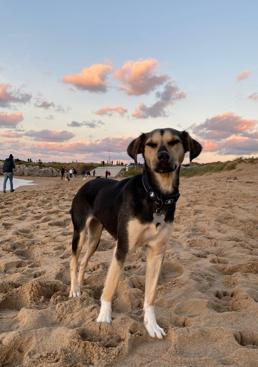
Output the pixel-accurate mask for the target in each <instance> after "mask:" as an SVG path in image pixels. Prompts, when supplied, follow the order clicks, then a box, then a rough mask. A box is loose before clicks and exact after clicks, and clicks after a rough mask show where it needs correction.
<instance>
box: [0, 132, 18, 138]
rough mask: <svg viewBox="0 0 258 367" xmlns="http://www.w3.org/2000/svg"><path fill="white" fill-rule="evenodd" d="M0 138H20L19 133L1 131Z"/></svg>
mask: <svg viewBox="0 0 258 367" xmlns="http://www.w3.org/2000/svg"><path fill="white" fill-rule="evenodd" d="M0 136H1V137H2V138H7V139H16V138H20V137H21V136H22V134H21V133H19V132H17V131H8V130H7V131H3V132H1V133H0Z"/></svg>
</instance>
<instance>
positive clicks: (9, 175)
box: [3, 154, 15, 192]
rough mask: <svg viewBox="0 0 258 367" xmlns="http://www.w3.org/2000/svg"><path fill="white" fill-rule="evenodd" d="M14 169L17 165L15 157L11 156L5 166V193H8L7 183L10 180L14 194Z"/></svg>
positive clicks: (11, 190)
mask: <svg viewBox="0 0 258 367" xmlns="http://www.w3.org/2000/svg"><path fill="white" fill-rule="evenodd" d="M14 168H15V163H14V159H13V155H12V154H10V155H9V158H6V159H5V161H4V166H3V174H4V187H3V191H4V192H6V183H7V180H8V179H9V181H10V192H14V188H13V169H14Z"/></svg>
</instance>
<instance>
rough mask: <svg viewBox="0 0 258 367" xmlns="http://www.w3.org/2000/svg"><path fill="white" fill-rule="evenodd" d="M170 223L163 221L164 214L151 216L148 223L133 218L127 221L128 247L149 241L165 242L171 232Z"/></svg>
mask: <svg viewBox="0 0 258 367" xmlns="http://www.w3.org/2000/svg"><path fill="white" fill-rule="evenodd" d="M171 227H172V224H171V223H167V222H165V216H164V215H156V216H155V217H154V216H153V221H152V222H150V223H144V224H143V223H141V222H140V221H139V220H138V219H136V218H134V219H132V220H130V221H129V223H128V240H129V241H128V242H129V249H132V248H134V247H135V246H136V245H137V246H138V245H146V244H149V243H155V242H157V243H165V242H166V241H167V240H168V238H169V236H170V233H171Z"/></svg>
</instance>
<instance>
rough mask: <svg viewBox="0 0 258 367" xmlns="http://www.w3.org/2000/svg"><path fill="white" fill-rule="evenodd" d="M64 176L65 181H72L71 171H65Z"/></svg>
mask: <svg viewBox="0 0 258 367" xmlns="http://www.w3.org/2000/svg"><path fill="white" fill-rule="evenodd" d="M64 176H65V181H70V173H69V171H66V170H65V173H64Z"/></svg>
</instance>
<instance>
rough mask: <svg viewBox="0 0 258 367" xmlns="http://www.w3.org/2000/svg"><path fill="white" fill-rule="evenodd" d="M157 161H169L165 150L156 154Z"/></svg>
mask: <svg viewBox="0 0 258 367" xmlns="http://www.w3.org/2000/svg"><path fill="white" fill-rule="evenodd" d="M158 160H159V161H168V160H169V154H168V152H167V151H166V150H161V151H160V152H158Z"/></svg>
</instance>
